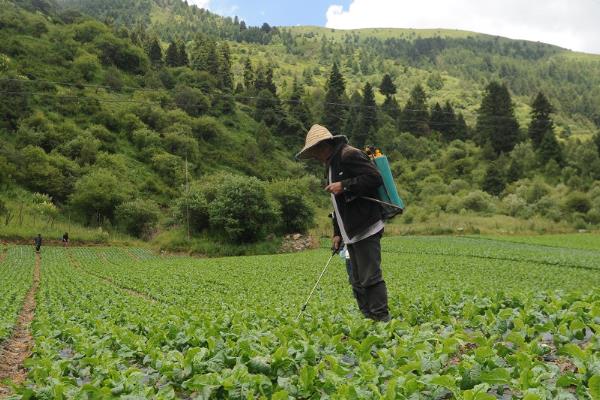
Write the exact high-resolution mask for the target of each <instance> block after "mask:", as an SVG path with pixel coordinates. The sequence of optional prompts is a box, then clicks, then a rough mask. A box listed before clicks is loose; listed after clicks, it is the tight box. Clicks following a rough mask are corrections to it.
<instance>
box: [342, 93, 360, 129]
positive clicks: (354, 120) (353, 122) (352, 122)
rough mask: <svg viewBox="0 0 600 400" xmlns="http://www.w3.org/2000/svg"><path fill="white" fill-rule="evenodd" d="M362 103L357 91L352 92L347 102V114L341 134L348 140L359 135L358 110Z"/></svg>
mask: <svg viewBox="0 0 600 400" xmlns="http://www.w3.org/2000/svg"><path fill="white" fill-rule="evenodd" d="M362 103H363V98H362V96H361V94H360V93H359V92H358V91H356V90H355V91H354V92H353V93H352V96H350V100H349V102H348V114H347V118H346V120H345V121H344V127H343V132H344V134H346V135H348V136H349V137H350V138H354V137H356V136H357V135H360V132H359V129H360V123H359V122H360V113H359V112H360V108H361V106H362Z"/></svg>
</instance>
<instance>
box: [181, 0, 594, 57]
mask: <svg viewBox="0 0 600 400" xmlns="http://www.w3.org/2000/svg"><path fill="white" fill-rule="evenodd" d="M188 2H189V3H194V4H197V5H198V6H200V7H205V8H208V9H209V10H211V11H213V12H215V13H217V14H220V15H228V16H234V15H237V16H239V17H240V18H241V19H243V20H245V21H246V23H248V24H249V25H261V24H262V23H263V22H267V23H269V24H270V25H276V26H293V25H317V26H326V27H329V28H336V29H355V28H446V29H462V30H468V31H474V32H480V33H488V34H492V35H499V36H505V37H509V38H512V39H526V40H532V41H540V42H545V43H551V44H555V45H558V46H561V47H565V48H568V49H572V50H576V51H583V52H588V53H596V54H600V0H544V1H533V0H417V1H415V0H410V1H409V0H294V1H277V0H188Z"/></svg>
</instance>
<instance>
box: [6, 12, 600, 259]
mask: <svg viewBox="0 0 600 400" xmlns="http://www.w3.org/2000/svg"><path fill="white" fill-rule="evenodd" d="M0 6H1V7H2V13H0V91H1V92H2V93H3V94H6V96H2V98H1V99H0V115H1V119H0V138H1V139H2V141H1V142H0V171H2V174H0V176H1V178H0V185H2V187H3V188H5V189H6V190H3V194H2V195H0V200H2V203H0V205H1V207H0V211H1V212H0V214H1V216H2V218H3V220H4V221H0V222H2V223H3V226H5V227H6V229H4V230H3V232H2V233H4V235H2V236H4V237H19V235H21V236H23V237H25V236H29V235H30V234H32V232H33V231H35V230H45V232H49V234H50V233H51V234H52V235H58V232H60V230H63V227H65V226H71V224H78V225H82V226H83V227H84V228H82V229H83V231H85V229H89V232H90V233H89V237H90V238H93V237H97V236H98V233H97V231H98V229H102V232H108V235H109V237H112V236H111V235H120V234H123V233H125V234H128V235H133V236H138V237H142V238H146V239H152V240H155V241H156V243H160V244H161V245H164V246H166V247H169V246H171V247H176V248H178V249H184V248H189V247H194V246H195V248H196V249H198V251H200V252H211V245H210V243H211V242H212V241H222V242H230V244H231V245H236V244H239V243H246V244H251V243H253V242H257V241H258V242H259V243H260V242H261V241H264V240H265V239H267V240H268V241H271V242H272V244H273V245H274V246H276V243H277V240H278V239H276V238H277V237H280V236H281V235H283V234H284V233H290V232H296V231H305V230H307V229H311V232H313V233H315V234H317V235H328V234H329V233H328V229H329V228H328V225H329V222H328V221H327V219H326V218H325V217H324V215H325V214H326V209H327V207H328V203H327V198H326V196H324V195H321V194H320V185H321V182H320V179H321V172H320V168H315V165H313V164H310V165H304V164H300V163H297V162H295V161H294V160H293V154H294V153H295V152H296V151H297V150H298V149H299V147H300V146H301V144H302V141H303V137H304V134H305V132H306V129H308V128H309V127H310V125H311V124H312V123H314V122H321V123H324V124H326V125H327V126H329V127H330V128H331V129H332V130H333V131H334V133H343V134H346V135H348V136H349V137H350V140H351V141H352V143H353V144H355V145H358V146H361V145H363V144H376V145H378V146H380V147H382V149H383V150H384V152H386V153H387V154H388V155H389V157H390V159H391V160H392V162H393V165H392V168H393V171H394V173H395V176H396V179H397V182H398V184H399V186H400V191H401V192H402V195H403V196H404V198H405V200H406V201H407V203H408V204H409V208H408V210H407V213H406V215H405V216H403V217H402V218H399V219H398V220H397V221H395V222H394V223H393V224H391V225H390V229H389V231H390V232H396V233H410V232H429V233H432V232H454V231H456V230H457V229H460V231H461V232H463V231H465V230H466V231H468V232H488V233H489V232H490V231H494V230H496V231H506V232H512V231H539V230H544V231H565V230H572V229H595V228H596V227H597V224H598V223H600V204H599V203H598V199H599V198H600V182H599V180H600V156H599V154H598V147H600V140H598V139H597V138H598V135H597V132H598V127H599V126H600V103H599V102H598V101H597V99H598V98H600V56H595V55H589V54H581V53H574V52H571V51H567V50H564V49H561V48H559V47H556V46H552V45H547V44H543V43H533V42H527V41H518V40H510V39H505V38H499V37H494V36H489V35H481V34H477V33H471V32H463V31H452V30H441V29H440V30H425V31H415V30H408V29H363V30H355V31H340V30H331V29H327V28H319V27H292V28H286V27H272V26H270V25H269V24H267V23H265V24H263V25H262V26H261V27H251V26H246V24H245V23H244V22H243V21H239V20H238V19H237V18H235V19H232V18H223V17H220V16H217V15H215V14H212V13H210V12H208V11H206V10H201V9H198V8H196V7H190V6H188V5H187V4H186V3H183V2H179V1H178V0H169V1H167V0H165V1H154V0H131V1H102V2H98V1H91V0H62V1H59V2H57V3H54V2H49V1H26V0H21V1H16V2H15V1H8V0H0ZM86 14H89V16H86ZM384 78H386V79H387V80H388V85H387V89H386V88H383V86H382V84H381V83H382V80H384ZM335 80H337V81H338V82H340V83H341V86H340V85H338V86H335V85H333V84H332V82H333V81H335ZM390 85H391V86H390ZM340 87H341V90H340V89H339V88H340ZM334 89H335V90H334ZM392 89H393V90H392ZM540 96H541V97H540ZM332 99H333V100H332ZM534 99H538V100H539V102H538V103H536V104H537V108H536V107H533V104H534ZM540 99H541V100H540ZM536 101H537V100H536ZM532 107H533V108H532ZM532 118H533V122H532ZM592 139H593V140H594V142H591V141H590V140H592ZM238 175H241V176H242V178H239V177H238ZM249 176H252V177H255V178H256V179H247V178H243V177H249ZM236 185H237V186H236ZM240 187H243V190H242V189H239V188H240ZM307 193H308V195H307ZM236 196H239V197H236ZM248 199H254V200H252V201H255V202H254V203H252V201H250V200H248ZM24 214H26V215H27V218H23V215H24ZM313 215H315V216H316V219H315V221H316V222H315V224H316V225H315V224H313V223H312V220H313ZM457 219H458V220H460V221H461V222H459V223H457V222H456V221H457ZM23 221H25V222H23ZM27 221H30V222H29V223H28V222H27ZM248 221H251V222H253V224H248ZM532 221H535V223H533V222H532ZM56 224H58V226H60V230H57V229H58V228H55V225H56ZM246 225H249V226H253V227H254V228H249V229H250V230H247V229H246ZM85 227H87V228H85ZM7 232H10V233H7ZM188 232H189V234H188ZM82 235H83V234H82ZM103 235H104V233H103ZM101 236H102V235H101ZM188 236H189V237H188ZM274 238H275V239H274ZM194 241H195V242H194ZM192 242H194V243H192ZM207 243H208V244H207ZM263 249H264V248H263ZM227 252H233V253H237V252H238V251H236V250H234V249H233V248H230V249H229V250H227Z"/></svg>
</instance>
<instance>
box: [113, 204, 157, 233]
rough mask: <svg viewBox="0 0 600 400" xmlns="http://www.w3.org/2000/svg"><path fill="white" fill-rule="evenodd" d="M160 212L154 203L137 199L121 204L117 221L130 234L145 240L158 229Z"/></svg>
mask: <svg viewBox="0 0 600 400" xmlns="http://www.w3.org/2000/svg"><path fill="white" fill-rule="evenodd" d="M159 212H160V211H159V209H158V206H157V204H156V203H155V202H154V201H152V200H147V199H135V200H131V201H126V202H124V203H121V204H119V205H118V206H117V207H116V210H115V219H116V221H117V223H118V224H119V225H120V226H122V227H123V229H124V230H125V231H126V232H127V233H128V234H130V235H132V236H134V237H138V238H144V237H148V236H149V235H150V234H151V233H152V231H153V230H154V229H155V228H156V225H157V223H158V219H159Z"/></svg>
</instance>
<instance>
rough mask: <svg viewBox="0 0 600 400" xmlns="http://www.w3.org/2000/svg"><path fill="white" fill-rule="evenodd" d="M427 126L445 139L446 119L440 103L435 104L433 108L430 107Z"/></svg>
mask: <svg viewBox="0 0 600 400" xmlns="http://www.w3.org/2000/svg"><path fill="white" fill-rule="evenodd" d="M429 126H430V127H431V129H433V130H434V131H437V132H440V133H441V134H442V137H443V138H444V139H447V135H446V132H447V126H446V118H445V114H444V110H443V109H442V106H440V103H438V102H436V103H435V104H434V105H433V107H431V117H430V119H429Z"/></svg>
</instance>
